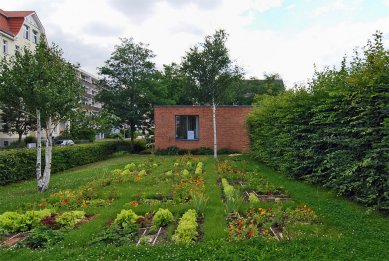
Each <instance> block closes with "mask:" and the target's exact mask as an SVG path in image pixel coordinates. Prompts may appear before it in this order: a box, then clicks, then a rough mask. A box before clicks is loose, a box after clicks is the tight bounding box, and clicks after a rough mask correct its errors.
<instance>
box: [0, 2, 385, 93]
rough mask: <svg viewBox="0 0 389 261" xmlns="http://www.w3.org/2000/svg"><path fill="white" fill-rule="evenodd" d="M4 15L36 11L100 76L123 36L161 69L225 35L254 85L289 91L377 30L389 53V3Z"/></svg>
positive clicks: (176, 6) (10, 5) (37, 7)
mask: <svg viewBox="0 0 389 261" xmlns="http://www.w3.org/2000/svg"><path fill="white" fill-rule="evenodd" d="M0 8H1V9H3V10H7V11H12V10H34V11H36V12H37V14H38V16H39V18H40V20H41V22H42V24H43V25H44V27H45V29H46V33H47V37H48V39H49V41H54V42H55V43H57V44H58V45H59V46H60V47H61V48H62V49H63V51H64V56H65V58H67V59H68V60H70V61H71V62H73V63H77V62H79V63H80V64H81V67H82V68H83V69H85V70H87V71H89V72H91V73H93V74H96V72H97V70H96V67H101V66H102V65H103V64H104V61H105V60H107V59H108V58H109V55H110V53H111V52H112V51H113V48H114V45H115V44H118V43H119V37H133V38H134V39H135V41H137V42H144V43H148V44H150V46H149V47H150V49H152V50H153V51H154V53H155V54H156V55H157V57H156V58H155V62H156V64H157V66H158V67H159V68H161V67H162V64H169V63H171V62H180V60H181V57H182V56H184V55H185V51H187V50H188V49H189V48H190V47H191V46H193V45H194V44H196V43H198V42H201V41H203V39H204V36H206V35H209V34H212V33H213V32H214V31H215V30H216V29H220V28H223V29H225V30H226V31H227V32H228V33H229V35H230V38H229V41H228V43H227V45H228V47H229V49H230V51H231V57H232V58H233V59H234V60H236V61H237V63H238V64H239V65H240V66H241V67H243V68H244V70H245V71H246V77H247V78H248V77H251V76H255V77H257V78H262V76H263V73H264V72H268V73H279V74H280V75H281V77H282V78H283V79H284V81H285V83H286V84H287V86H288V87H292V86H293V85H294V84H295V83H300V82H304V81H306V80H307V79H309V78H311V77H312V74H313V65H314V64H316V65H317V66H318V68H319V69H320V68H322V67H323V66H332V65H338V64H339V62H340V60H341V58H342V57H343V56H344V55H345V54H348V55H349V56H350V55H351V53H352V50H353V49H354V48H355V47H357V46H360V47H361V46H364V45H365V44H366V42H367V40H368V39H369V38H371V35H372V34H373V33H374V32H375V31H376V30H380V31H381V32H383V33H384V37H385V46H386V47H388V46H389V0H370V1H363V0H295V1H293V0H239V1H238V0H186V1H185V0H154V1H152V0H89V1H88V0H30V1H28V0H0Z"/></svg>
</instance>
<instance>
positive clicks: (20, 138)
mask: <svg viewBox="0 0 389 261" xmlns="http://www.w3.org/2000/svg"><path fill="white" fill-rule="evenodd" d="M23 133H24V132H19V133H18V135H19V137H18V144H20V143H22V137H23Z"/></svg>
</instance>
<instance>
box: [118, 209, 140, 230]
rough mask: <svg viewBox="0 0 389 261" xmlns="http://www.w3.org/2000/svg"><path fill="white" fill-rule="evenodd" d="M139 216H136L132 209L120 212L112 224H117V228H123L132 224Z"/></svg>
mask: <svg viewBox="0 0 389 261" xmlns="http://www.w3.org/2000/svg"><path fill="white" fill-rule="evenodd" d="M139 218H141V216H138V215H137V214H136V213H135V212H134V211H133V210H132V209H129V210H124V209H123V210H122V211H121V212H120V213H119V214H118V215H117V216H116V219H115V221H114V222H113V223H114V224H117V225H118V226H119V227H121V228H124V227H126V226H127V225H130V224H134V223H135V222H136V221H137V220H138V219H139Z"/></svg>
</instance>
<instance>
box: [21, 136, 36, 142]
mask: <svg viewBox="0 0 389 261" xmlns="http://www.w3.org/2000/svg"><path fill="white" fill-rule="evenodd" d="M24 143H25V144H28V143H36V138H35V137H34V136H27V137H26V138H24Z"/></svg>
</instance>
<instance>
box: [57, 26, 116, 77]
mask: <svg viewBox="0 0 389 261" xmlns="http://www.w3.org/2000/svg"><path fill="white" fill-rule="evenodd" d="M54 32H55V33H53V34H51V35H50V40H51V41H52V42H54V43H60V48H61V49H62V51H63V53H64V58H65V59H66V60H68V61H69V62H71V63H73V64H80V65H81V67H82V68H84V69H85V70H86V71H88V72H90V73H92V74H96V66H97V65H98V66H99V67H100V66H102V65H103V62H104V59H108V57H109V55H110V53H111V50H109V49H107V48H106V47H104V46H99V45H97V44H93V43H90V44H87V43H83V42H82V41H79V40H78V39H75V38H71V37H68V35H67V34H66V33H64V32H63V31H62V30H61V29H60V28H56V30H54Z"/></svg>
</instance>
